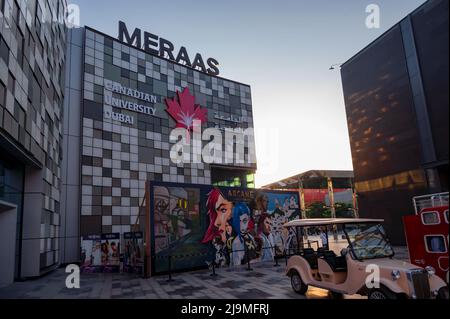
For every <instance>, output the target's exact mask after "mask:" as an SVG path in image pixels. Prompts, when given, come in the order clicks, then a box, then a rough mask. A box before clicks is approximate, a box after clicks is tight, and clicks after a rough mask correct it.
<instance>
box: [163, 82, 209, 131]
mask: <svg viewBox="0 0 450 319" xmlns="http://www.w3.org/2000/svg"><path fill="white" fill-rule="evenodd" d="M177 95H178V100H179V102H177V101H176V98H174V99H166V105H167V109H166V111H167V113H169V114H170V116H171V117H172V118H173V119H174V120H175V121H176V122H177V126H176V127H177V128H185V129H187V130H192V129H193V126H194V120H198V121H202V122H206V121H207V119H208V110H207V109H204V108H202V107H200V105H197V104H195V98H194V96H192V95H191V93H190V92H189V88H188V87H186V88H184V90H183V92H182V93H181V92H180V91H177Z"/></svg>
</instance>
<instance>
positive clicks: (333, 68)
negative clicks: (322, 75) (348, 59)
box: [330, 63, 344, 71]
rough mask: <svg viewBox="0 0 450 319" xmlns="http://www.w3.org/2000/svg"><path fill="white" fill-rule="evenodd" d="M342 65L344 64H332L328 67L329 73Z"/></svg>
mask: <svg viewBox="0 0 450 319" xmlns="http://www.w3.org/2000/svg"><path fill="white" fill-rule="evenodd" d="M342 64H344V63H336V64H333V65H332V66H330V71H332V70H335V69H336V68H338V67H339V68H340V67H341V65H342Z"/></svg>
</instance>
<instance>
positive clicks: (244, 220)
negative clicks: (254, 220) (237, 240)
mask: <svg viewBox="0 0 450 319" xmlns="http://www.w3.org/2000/svg"><path fill="white" fill-rule="evenodd" d="M240 220H241V222H240V231H241V234H242V235H245V234H247V233H248V223H249V221H250V216H248V215H247V214H244V215H241V217H240Z"/></svg>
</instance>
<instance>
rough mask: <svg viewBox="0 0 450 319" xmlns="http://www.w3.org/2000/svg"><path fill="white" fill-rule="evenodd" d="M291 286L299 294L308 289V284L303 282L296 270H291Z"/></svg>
mask: <svg viewBox="0 0 450 319" xmlns="http://www.w3.org/2000/svg"><path fill="white" fill-rule="evenodd" d="M291 286H292V289H293V290H294V291H295V292H296V293H298V294H301V295H304V294H305V293H306V291H308V285H306V284H305V283H304V282H303V280H302V277H300V275H299V274H298V272H296V271H293V272H292V274H291Z"/></svg>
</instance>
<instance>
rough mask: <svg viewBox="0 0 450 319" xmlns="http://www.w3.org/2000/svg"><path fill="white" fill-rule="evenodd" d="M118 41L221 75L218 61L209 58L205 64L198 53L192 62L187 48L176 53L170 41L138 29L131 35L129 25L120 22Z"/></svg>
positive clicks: (205, 71)
mask: <svg viewBox="0 0 450 319" xmlns="http://www.w3.org/2000/svg"><path fill="white" fill-rule="evenodd" d="M118 39H119V41H121V42H125V43H127V44H129V45H132V46H135V47H137V48H139V49H144V50H145V51H146V52H148V53H150V54H153V55H157V56H160V57H162V58H168V59H169V60H171V61H174V62H176V63H179V64H182V65H185V66H187V67H190V68H193V69H196V70H199V71H202V72H204V73H208V74H210V75H216V76H217V75H219V68H218V66H219V62H218V61H217V60H216V59H214V58H208V59H207V60H206V64H205V62H204V60H203V57H202V55H201V54H200V53H197V54H196V55H195V57H194V60H191V59H190V58H189V55H188V52H187V50H186V48H185V47H183V46H182V47H181V48H180V49H179V50H178V52H176V51H175V47H174V45H173V44H172V42H170V41H169V40H166V39H164V38H161V37H159V36H157V35H155V34H152V33H150V32H147V31H145V32H142V30H141V29H138V28H136V29H134V32H133V33H132V34H131V35H130V32H129V31H128V28H127V25H126V24H125V22H122V21H119V37H118ZM175 53H176V56H175Z"/></svg>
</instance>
